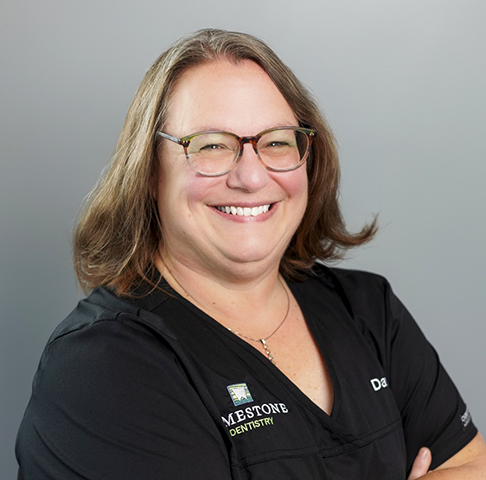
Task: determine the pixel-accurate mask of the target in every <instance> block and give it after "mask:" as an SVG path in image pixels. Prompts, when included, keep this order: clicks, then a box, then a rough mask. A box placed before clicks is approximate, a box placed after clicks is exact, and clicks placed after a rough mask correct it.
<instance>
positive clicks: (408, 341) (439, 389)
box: [385, 284, 477, 471]
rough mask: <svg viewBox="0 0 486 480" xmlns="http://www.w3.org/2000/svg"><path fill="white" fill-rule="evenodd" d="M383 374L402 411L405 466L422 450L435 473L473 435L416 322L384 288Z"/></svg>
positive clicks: (451, 385)
mask: <svg viewBox="0 0 486 480" xmlns="http://www.w3.org/2000/svg"><path fill="white" fill-rule="evenodd" d="M385 288H386V295H385V296H386V317H387V324H386V327H385V330H386V333H385V335H386V337H387V338H386V352H385V363H386V366H385V369H386V370H387V378H388V381H389V384H390V387H391V389H392V391H393V393H394V396H395V398H396V402H397V405H398V408H399V409H400V412H401V416H402V421H403V430H404V435H405V442H406V446H407V466H408V470H409V471H410V469H411V466H412V463H413V460H414V459H415V456H416V455H417V453H418V451H419V449H420V448H421V447H423V446H426V447H429V448H430V449H431V451H432V465H431V468H432V469H434V468H437V467H438V466H439V465H441V464H442V463H444V462H445V461H446V460H447V459H448V458H450V457H452V456H453V455H454V454H456V453H457V452H458V451H459V450H461V449H462V448H463V447H464V446H466V445H467V444H468V443H469V442H470V441H471V440H472V439H473V438H474V436H475V435H476V433H477V429H476V427H475V426H474V425H473V423H472V421H471V416H470V414H469V411H468V410H467V407H466V405H465V403H464V401H463V400H462V398H461V396H460V394H459V392H458V391H457V389H456V387H455V385H454V383H453V382H452V380H451V379H450V377H449V375H448V374H447V372H446V371H445V370H444V368H443V366H442V364H441V363H440V360H439V357H438V355H437V353H436V351H435V350H434V348H433V347H432V346H431V345H430V344H429V342H428V341H427V340H426V338H425V337H424V335H423V334H422V332H421V330H420V329H419V327H418V326H417V324H416V323H415V321H414V319H413V318H412V316H411V315H410V313H409V312H408V311H407V309H406V308H405V307H404V306H403V304H402V303H401V302H400V300H398V298H397V297H396V296H395V295H394V293H393V291H392V290H391V288H390V286H389V285H388V284H386V287H385Z"/></svg>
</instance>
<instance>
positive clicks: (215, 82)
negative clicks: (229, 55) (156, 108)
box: [166, 60, 298, 136]
mask: <svg viewBox="0 0 486 480" xmlns="http://www.w3.org/2000/svg"><path fill="white" fill-rule="evenodd" d="M168 107H169V109H168V117H167V122H166V129H167V131H169V133H172V134H174V135H178V136H184V135H189V134H191V133H195V132H198V131H204V130H227V131H232V132H234V133H237V134H238V135H252V134H256V133H258V132H260V131H261V130H264V129H266V128H271V127H276V126H290V125H298V122H297V119H296V117H295V115H294V113H293V112H292V109H291V108H290V106H289V104H288V103H287V101H286V100H285V98H284V97H283V95H282V94H281V93H280V91H279V90H278V88H277V87H276V85H275V84H274V83H273V81H272V80H271V79H270V77H269V76H268V75H267V73H266V72H265V71H264V70H263V69H262V68H261V67H260V66H259V65H257V64H256V63H255V62H252V61H249V60H245V61H242V62H240V63H238V64H234V63H231V62H229V61H226V60H220V61H217V62H212V63H209V64H205V65H201V66H198V67H193V68H190V69H188V70H186V71H185V72H184V73H183V74H182V75H181V77H180V78H179V80H178V82H177V84H176V86H175V88H174V90H173V92H172V95H171V97H170V100H169V105H168Z"/></svg>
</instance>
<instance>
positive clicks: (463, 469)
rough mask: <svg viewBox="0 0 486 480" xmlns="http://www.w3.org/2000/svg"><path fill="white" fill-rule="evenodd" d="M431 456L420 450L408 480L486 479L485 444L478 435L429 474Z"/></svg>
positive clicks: (427, 452)
mask: <svg viewBox="0 0 486 480" xmlns="http://www.w3.org/2000/svg"><path fill="white" fill-rule="evenodd" d="M431 462H432V454H431V452H430V450H429V449H428V448H425V447H424V448H422V449H421V450H420V452H419V454H418V455H417V458H416V459H415V461H414V463H413V466H412V471H411V472H410V475H409V477H408V480H417V479H421V478H423V479H427V480H428V479H429V478H430V480H432V479H437V480H439V479H443V480H447V479H451V480H454V479H458V480H469V479H470V480H475V479H486V443H485V441H484V439H483V437H482V436H481V435H480V434H479V433H478V434H477V435H476V437H474V439H473V440H471V442H469V444H468V445H466V446H465V447H464V448H463V449H462V450H460V451H459V452H457V453H456V454H455V455H454V456H453V457H451V458H449V460H447V461H446V462H444V463H443V464H442V465H441V466H440V467H438V468H437V469H436V470H434V471H431V472H429V466H430V463H431Z"/></svg>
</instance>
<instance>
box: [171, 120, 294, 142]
mask: <svg viewBox="0 0 486 480" xmlns="http://www.w3.org/2000/svg"><path fill="white" fill-rule="evenodd" d="M293 123H296V122H291V123H288V122H277V123H274V124H272V125H269V126H266V127H264V128H262V129H261V130H259V131H258V132H255V133H254V135H257V134H258V133H260V132H264V131H265V130H270V129H271V128H279V127H300V125H298V124H297V125H292V124H293ZM204 132H228V133H233V134H234V135H238V136H239V137H246V136H253V135H239V134H237V133H234V132H233V131H232V129H231V128H228V129H225V128H221V127H214V126H208V125H206V126H199V127H196V128H195V129H193V130H192V131H191V132H189V133H187V134H185V135H181V137H180V138H184V137H186V136H188V135H193V134H194V133H204Z"/></svg>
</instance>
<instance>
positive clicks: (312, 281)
mask: <svg viewBox="0 0 486 480" xmlns="http://www.w3.org/2000/svg"><path fill="white" fill-rule="evenodd" d="M338 179H339V170H338V162H337V155H336V150H335V146H334V141H333V138H332V135H331V133H330V130H329V128H328V127H327V125H326V123H325V121H324V119H323V117H322V115H321V114H320V112H319V110H318V108H317V107H316V105H315V103H314V102H313V101H312V99H311V98H310V96H309V94H308V93H307V91H306V90H305V89H304V87H303V86H302V85H301V84H300V82H299V81H298V80H297V79H296V78H295V76H294V75H293V74H292V72H290V70H289V69H288V68H287V67H286V66H285V65H284V64H283V63H282V62H281V61H280V60H279V59H278V57H276V55H275V54H274V53H273V51H271V50H270V49H269V48H268V47H267V46H266V45H265V44H263V43H262V42H261V41H259V40H257V39H255V38H253V37H251V36H248V35H244V34H239V33H232V32H225V31H219V30H204V31H200V32H197V33H196V34H194V35H190V36H187V37H185V38H183V39H181V40H180V41H178V42H177V43H176V44H175V45H173V46H172V47H171V48H170V49H169V50H168V51H167V52H165V53H164V54H163V55H162V56H161V57H160V58H159V59H158V60H157V61H156V62H155V64H154V65H153V66H152V68H151V69H150V70H149V72H148V73H147V75H146V77H145V79H144V81H143V82H142V84H141V86H140V88H139V90H138V92H137V94H136V95H135V98H134V100H133V103H132V105H131V107H130V110H129V113H128V116H127V120H126V123H125V126H124V128H123V131H122V134H121V136H120V140H119V142H118V145H117V149H116V153H115V156H114V159H113V161H112V163H111V165H110V168H109V169H108V171H107V172H106V174H105V176H104V177H103V179H102V180H101V181H100V183H99V184H98V185H97V187H96V188H95V190H94V192H93V193H92V195H91V196H90V198H89V199H88V202H87V206H86V208H85V210H84V212H83V214H82V216H81V218H80V221H79V223H78V228H77V232H76V235H75V245H74V252H75V265H76V269H77V273H78V277H79V279H80V281H81V284H82V285H83V286H84V287H85V289H86V290H93V292H92V293H91V295H90V296H89V297H88V298H87V299H86V300H83V301H82V302H80V304H79V305H78V307H77V308H76V309H75V310H74V312H73V313H72V314H71V315H70V316H69V317H68V318H67V319H66V320H65V321H64V322H63V323H62V324H61V325H60V326H59V327H58V329H57V330H56V331H55V332H54V334H53V336H52V337H51V339H50V340H49V344H48V346H47V348H46V351H45V352H44V355H43V357H42V360H41V364H40V367H39V370H38V372H37V374H36V378H35V380H34V389H33V394H32V399H31V402H30V404H29V406H28V408H27V412H26V414H25V418H24V420H23V423H22V425H21V428H20V431H19V437H18V442H17V456H18V459H19V463H20V466H21V468H22V471H23V474H24V477H25V479H26V480H29V479H36V480H39V479H44V478H46V479H47V478H49V479H61V478H62V479H81V478H89V479H98V478H99V479H105V478H106V479H111V478H113V479H117V480H120V479H134V478H137V479H138V478H143V479H169V478H170V479H172V478H173V479H186V478H187V479H189V478H190V479H194V478H198V479H199V478H201V479H206V478H208V479H209V478H210V479H230V478H234V479H244V478H252V479H257V478H278V479H287V478H288V479H295V478H303V479H304V478H305V479H311V478H319V479H321V478H322V479H323V478H332V479H341V478H342V479H351V478H360V479H363V478H365V479H368V478H370V479H371V478H373V479H374V478H386V479H405V478H407V475H408V478H409V479H415V478H419V477H420V476H422V475H425V476H426V478H429V477H430V478H431V479H432V478H435V477H436V478H461V479H466V478H471V479H472V478H483V477H484V475H485V474H486V473H485V472H486V467H485V465H486V447H485V445H484V442H483V440H482V437H481V436H480V435H479V434H478V433H477V430H476V428H475V427H474V425H473V423H472V421H471V418H470V415H469V413H468V411H467V409H466V406H465V405H464V403H463V402H462V400H461V398H460V396H459V394H458V393H457V391H456V389H455V387H454V385H453V384H452V382H451V381H450V379H449V377H448V376H447V374H446V373H445V372H444V370H443V369H442V367H441V365H440V364H439V362H438V359H437V357H436V355H435V352H434V351H433V349H432V347H430V345H429V344H428V343H427V342H426V340H425V339H424V338H423V336H422V334H421V333H420V331H419V330H418V328H417V326H416V325H415V323H414V322H413V320H412V319H411V318H410V316H409V314H408V312H407V311H406V310H405V308H404V307H403V306H402V305H401V303H400V302H399V301H398V300H397V298H396V297H395V296H394V294H393V292H392V291H391V289H390V287H389V285H388V284H387V283H386V281H385V280H384V279H382V278H381V277H377V276H375V275H371V274H367V273H362V272H353V271H344V270H339V269H329V268H327V267H324V266H323V265H321V264H317V263H316V259H320V260H332V259H336V258H339V257H340V255H341V254H342V252H343V251H344V250H345V249H347V248H349V247H353V246H358V245H360V244H362V243H364V242H366V241H368V240H370V239H371V238H372V236H373V234H374V232H375V229H376V227H375V224H374V223H373V224H371V225H369V226H367V227H366V228H364V229H363V230H362V232H360V233H359V234H357V235H351V234H349V233H348V232H347V231H346V229H345V227H344V223H343V221H342V219H341V216H340V211H339V208H338V202H337V191H338ZM421 447H428V448H422V449H421ZM429 467H430V468H432V469H436V471H434V472H431V473H428V474H427V471H428V470H429ZM481 475H483V477H481Z"/></svg>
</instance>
